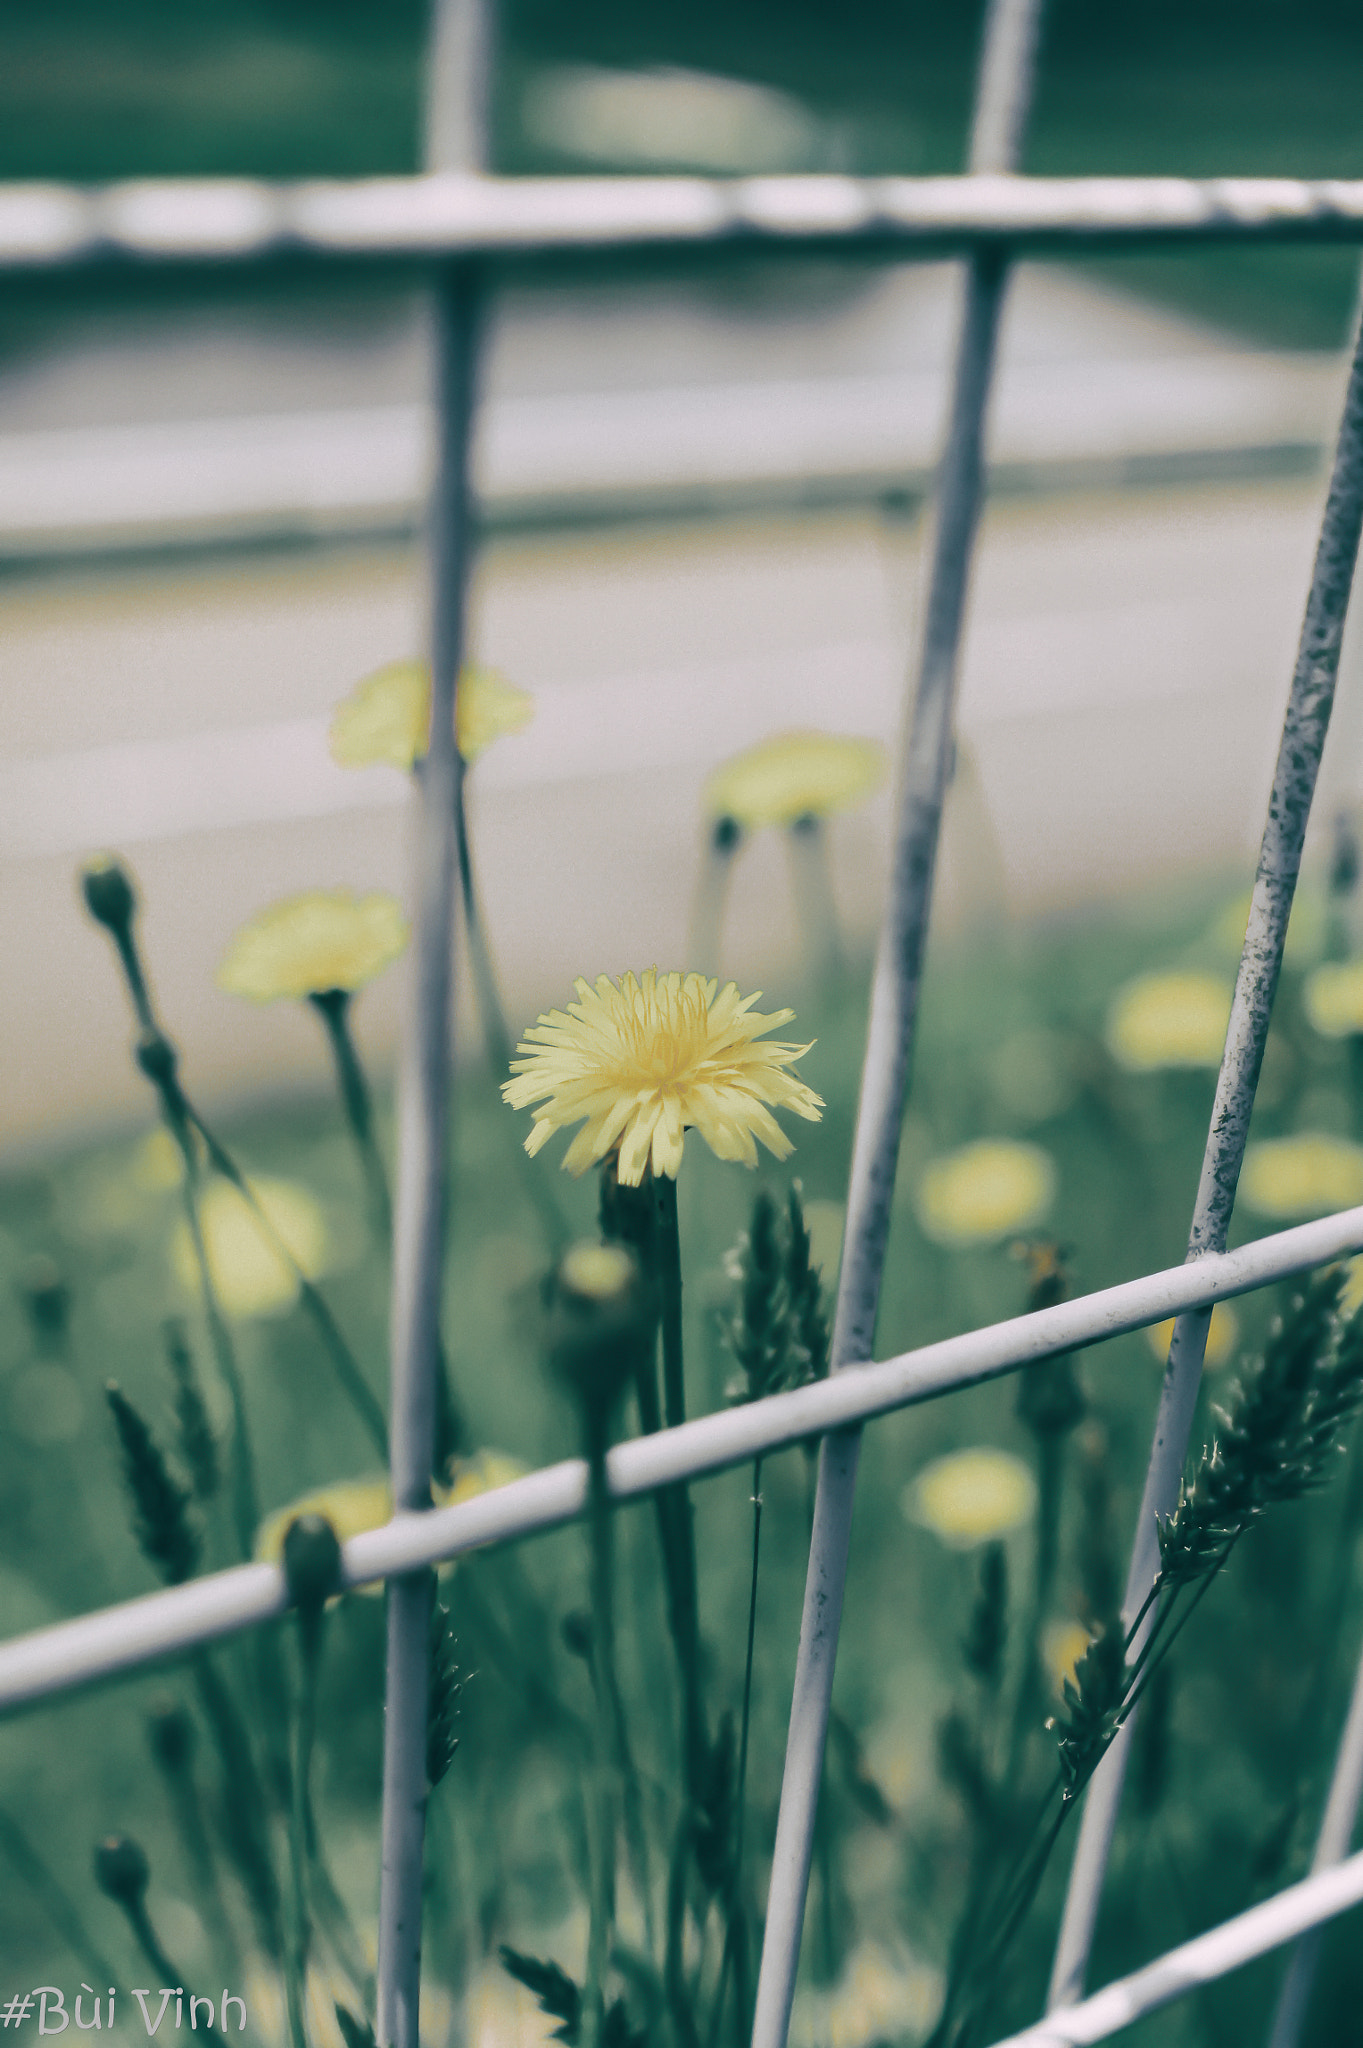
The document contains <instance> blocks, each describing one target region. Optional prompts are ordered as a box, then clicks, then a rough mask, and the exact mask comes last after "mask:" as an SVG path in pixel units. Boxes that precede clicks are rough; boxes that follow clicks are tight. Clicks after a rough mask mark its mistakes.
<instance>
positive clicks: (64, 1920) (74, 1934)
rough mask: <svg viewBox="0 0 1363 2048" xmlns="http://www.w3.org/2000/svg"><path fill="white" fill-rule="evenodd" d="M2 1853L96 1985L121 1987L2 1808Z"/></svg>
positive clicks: (77, 1915) (117, 1975)
mask: <svg viewBox="0 0 1363 2048" xmlns="http://www.w3.org/2000/svg"><path fill="white" fill-rule="evenodd" d="M0 1854H3V1855H4V1856H5V1857H6V1858H7V1859H8V1861H9V1862H10V1864H11V1865H12V1866H13V1868H14V1869H15V1871H16V1872H17V1873H18V1875H19V1877H20V1878H21V1880H22V1881H23V1883H25V1884H26V1885H27V1886H28V1888H29V1890H30V1891H31V1892H32V1893H33V1896H34V1897H35V1898H36V1899H37V1900H38V1901H39V1902H40V1903H41V1905H42V1907H43V1909H44V1911H45V1912H46V1914H47V1917H48V1919H49V1920H50V1921H51V1922H52V1924H53V1926H54V1927H55V1928H56V1929H57V1930H58V1932H59V1933H60V1934H61V1936H62V1939H63V1940H64V1941H66V1942H67V1943H68V1944H69V1945H70V1947H71V1948H72V1949H74V1951H75V1953H76V1954H77V1955H78V1956H79V1957H80V1958H81V1967H82V1968H83V1969H86V1970H88V1971H89V1972H90V1975H91V1976H92V1977H93V1978H94V1979H95V1981H96V1982H97V1983H100V1984H112V1985H113V1986H114V1987H115V1988H118V1987H119V1985H120V1984H121V1981H122V1980H121V1976H120V1973H119V1972H118V1971H116V1970H115V1969H114V1966H113V1964H112V1963H111V1962H110V1961H109V1960H108V1958H107V1957H106V1956H104V1955H103V1954H102V1953H101V1951H100V1950H99V1948H98V1947H97V1946H96V1944H95V1942H94V1941H93V1940H92V1938H91V1936H90V1934H89V1931H88V1930H87V1928H86V1925H85V1922H84V1920H83V1919H82V1918H81V1916H80V1913H79V1912H78V1911H77V1909H76V1907H75V1906H74V1905H73V1903H72V1902H71V1900H70V1899H69V1898H68V1897H67V1895H66V1892H65V1891H64V1889H63V1888H62V1886H61V1885H60V1884H58V1882H57V1880H56V1878H55V1877H54V1876H53V1875H52V1872H51V1871H50V1870H49V1869H48V1867H47V1865H46V1863H45V1862H44V1861H43V1859H42V1857H41V1856H40V1855H39V1854H38V1851H37V1850H36V1849H35V1848H34V1846H33V1844H32V1842H30V1840H29V1838H28V1836H27V1835H26V1834H25V1832H24V1830H23V1828H21V1827H20V1825H19V1823H18V1821H17V1820H15V1818H14V1816H13V1815H12V1814H9V1813H6V1812H5V1810H4V1808H3V1807H0Z"/></svg>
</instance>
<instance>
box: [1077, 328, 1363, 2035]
mask: <svg viewBox="0 0 1363 2048" xmlns="http://www.w3.org/2000/svg"><path fill="white" fill-rule="evenodd" d="M1360 527H1363V330H1361V331H1360V339H1359V342H1358V345H1357V347H1356V349H1355V353H1354V360H1353V366H1352V368H1351V370H1350V373H1349V383H1348V389H1347V391H1346V393H1345V399H1344V413H1343V418H1342V419H1341V421H1340V428H1339V439H1338V442H1337V444H1336V448H1335V460H1334V468H1333V470H1332V473H1331V477H1330V488H1329V491H1328V494H1327V496H1326V501H1325V511H1324V514H1323V516H1322V519H1321V529H1320V540H1319V542H1318V544H1317V548H1316V559H1315V564H1314V567H1313V570H1312V576H1311V588H1310V591H1309V593H1308V596H1307V601H1306V616H1305V619H1304V620H1303V623H1302V631H1301V640H1300V643H1299V645H1298V650H1297V661H1296V667H1295V669H1294V671H1293V676H1292V686H1291V690H1290V692H1289V695H1288V702H1287V714H1286V717H1285V719H1284V722H1283V733H1282V739H1281V742H1280V744H1279V748H1278V762H1277V767H1276V770H1275V772H1274V777H1273V788H1272V791H1271V793H1270V796H1269V802H1268V818H1267V821H1266V823H1265V825H1264V836H1263V841H1262V844H1261V846H1260V850H1259V867H1258V872H1257V874H1256V876H1255V881H1254V893H1253V896H1252V898H1251V900H1250V911H1249V923H1248V926H1247V928H1246V931H1245V944H1244V950H1243V952H1242V953H1241V955H1240V967H1239V972H1238V973H1237V975H1236V979H1235V994H1234V996H1233V998H1232V1002H1231V1015H1230V1024H1229V1027H1228V1029H1227V1032H1226V1049H1225V1051H1224V1053H1223V1054H1222V1057H1221V1071H1220V1073H1219V1074H1218V1076H1217V1083H1216V1098H1215V1101H1214V1103H1213V1106H1212V1117H1211V1125H1210V1128H1209V1130H1208V1133H1207V1145H1206V1150H1205V1152H1204V1154H1203V1159H1202V1172H1201V1176H1200V1178H1199V1181H1198V1189H1197V1199H1196V1202H1195V1204H1194V1208H1193V1222H1192V1229H1191V1231H1190V1233H1189V1237H1188V1253H1187V1256H1188V1258H1189V1259H1190V1260H1196V1259H1200V1258H1203V1257H1205V1256H1206V1255H1207V1253H1209V1252H1219V1251H1221V1250H1222V1249H1223V1248H1224V1246H1225V1242H1226V1232H1227V1230H1228V1229H1229V1227H1230V1218H1231V1209H1232V1207H1233V1205H1234V1202H1235V1189H1236V1185H1237V1183H1238V1181H1239V1178H1240V1166H1241V1162H1242V1160H1243V1158H1244V1152H1245V1140H1246V1137H1247V1136H1248V1132H1249V1119H1250V1112H1251V1110H1252V1109H1253V1107H1254V1091H1255V1089H1256V1087H1257V1086H1258V1081H1259V1068H1260V1065H1261V1064H1262V1061H1263V1056H1264V1046H1265V1045H1266V1043H1267V1041H1268V1025H1269V1018H1270V1016H1271V1014H1272V1009H1273V997H1274V993H1275V991H1276V989H1277V986H1278V971H1279V968H1280V967H1281V965H1282V957H1283V945H1284V942H1285V940H1286V937H1287V921H1288V918H1289V916H1290V915H1291V911H1292V898H1293V894H1294V892H1295V890H1296V886H1297V871H1298V868H1299V867H1300V865H1301V852H1302V843H1303V841H1304V839H1305V837H1306V823H1307V819H1308V817H1309V816H1310V811H1311V799H1312V796H1313V795H1314V793H1315V786H1316V775H1317V773H1318V771H1319V768H1320V758H1321V752H1322V750H1323V748H1324V745H1325V735H1326V732H1327V730H1328V728H1329V723H1330V710H1331V706H1332V704H1333V702H1334V692H1335V677H1336V675H1337V673H1338V669H1339V650H1340V643H1341V641H1342V639H1343V636H1344V619H1345V614H1346V612H1347V610H1348V604H1349V593H1350V590H1351V588H1352V586H1353V578H1354V568H1355V564H1356V562H1357V559H1358V543H1359V532H1360ZM1209 1320H1210V1316H1209V1313H1208V1312H1207V1311H1205V1310H1203V1311H1198V1312H1196V1313H1192V1314H1188V1315H1182V1316H1180V1317H1179V1319H1178V1321H1177V1323H1176V1325H1175V1328H1174V1336H1173V1341H1172V1343H1171V1344H1170V1347H1169V1362H1168V1364H1167V1365H1166V1367H1165V1371H1164V1383H1163V1386H1162V1388H1161V1391H1160V1400H1159V1408H1158V1411H1157V1414H1156V1418H1155V1434H1154V1441H1153V1443H1152V1444H1151V1447H1150V1461H1149V1465H1148V1468H1147V1471H1146V1477H1145V1490H1144V1493H1143V1495H1142V1497H1141V1505H1140V1513H1139V1515H1138V1517H1137V1522H1136V1534H1135V1539H1134V1543H1133V1546H1132V1552H1131V1567H1130V1572H1129V1574H1128V1577H1127V1584H1126V1597H1125V1600H1124V1603H1123V1614H1124V1616H1125V1617H1126V1620H1127V1623H1128V1625H1129V1624H1130V1621H1131V1620H1132V1618H1133V1617H1134V1616H1135V1615H1136V1614H1137V1613H1138V1612H1139V1611H1140V1609H1141V1607H1142V1606H1143V1604H1144V1602H1145V1596H1146V1594H1147V1593H1148V1592H1149V1589H1150V1587H1151V1585H1152V1584H1153V1582H1154V1578H1155V1574H1156V1572H1157V1571H1158V1569H1159V1534H1158V1518H1160V1517H1163V1516H1166V1515H1169V1514H1171V1513H1172V1512H1173V1508H1174V1504H1175V1501H1176V1500H1177V1497H1178V1487H1179V1480H1180V1479H1181V1477H1182V1475H1183V1467H1184V1461H1185V1460H1186V1458H1187V1455H1188V1437H1189V1432H1190V1431H1191V1428H1192V1420H1193V1410H1194V1407H1195V1406H1196V1403H1197V1391H1198V1386H1199V1383H1200V1381H1201V1377H1202V1354H1203V1350H1204V1348H1205V1345H1206V1340H1207V1325H1208V1322H1209ZM1147 1626H1148V1623H1147ZM1134 1719H1135V1717H1134V1716H1132V1717H1131V1718H1129V1719H1128V1720H1127V1722H1126V1725H1125V1727H1124V1728H1123V1730H1122V1732H1121V1734H1120V1735H1119V1736H1118V1737H1117V1739H1116V1741H1115V1742H1114V1743H1113V1744H1112V1747H1111V1749H1109V1751H1108V1753H1107V1755H1106V1756H1105V1757H1104V1759H1103V1761H1102V1763H1101V1764H1100V1765H1099V1766H1098V1769H1097V1772H1096V1773H1095V1775H1094V1778H1093V1782H1092V1784H1091V1785H1090V1786H1089V1789H1088V1793H1087V1795H1086V1797H1085V1801H1084V1817H1083V1821H1082V1823H1081V1826H1080V1831H1079V1842H1078V1845H1077V1847H1076V1850H1075V1856H1074V1863H1073V1865H1072V1867H1071V1871H1070V1881H1069V1888H1068V1891H1067V1893H1066V1898H1065V1910H1064V1915H1063V1918H1062V1921H1061V1927H1060V1938H1059V1941H1058V1943H1057V1946H1056V1953H1055V1961H1054V1964H1053V1966H1052V1971H1051V1982H1050V1989H1049V1994H1048V2004H1049V2005H1050V2006H1051V2008H1055V2007H1056V2006H1063V2005H1068V2004H1072V2003H1073V2002H1074V2000H1076V1999H1077V1998H1079V1997H1080V1996H1081V1995H1082V1992H1083V1987H1084V1976H1085V1972H1086V1970H1087V1967H1088V1958H1089V1951H1090V1949H1091V1947H1092V1945H1093V1935H1094V1929H1095V1927H1096V1925H1097V1919H1098V1906H1099V1901H1100V1899H1101V1896H1102V1886H1103V1878H1104V1874H1105V1872H1106V1870H1107V1863H1108V1857H1109V1855H1110V1853H1111V1848H1112V1837H1113V1831H1114V1829H1115V1827H1116V1824H1117V1809H1118V1806H1119V1805H1120V1803H1121V1796H1122V1785H1123V1782H1124V1779H1125V1775H1126V1762H1127V1757H1128V1755H1129V1754H1130V1744H1131V1737H1132V1732H1133V1728H1134Z"/></svg>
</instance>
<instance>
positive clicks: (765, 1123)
mask: <svg viewBox="0 0 1363 2048" xmlns="http://www.w3.org/2000/svg"><path fill="white" fill-rule="evenodd" d="M576 990H577V998H578V999H577V1001H576V1002H575V1003H570V1004H569V1005H568V1008H567V1009H566V1011H565V1010H550V1011H548V1012H547V1013H546V1014H545V1015H544V1016H542V1017H540V1018H539V1020H538V1021H537V1022H536V1023H535V1024H533V1025H532V1026H531V1027H530V1029H529V1030H528V1031H527V1032H526V1034H525V1038H524V1040H523V1041H522V1043H521V1044H520V1045H519V1046H518V1047H517V1052H518V1054H519V1055H520V1056H519V1057H518V1058H516V1059H514V1060H513V1061H512V1063H511V1072H512V1077H513V1078H512V1079H511V1080H510V1081H507V1082H506V1083H504V1085H503V1088H502V1095H503V1097H504V1098H505V1100H506V1101H507V1102H508V1103H509V1104H510V1106H511V1108H513V1109H529V1108H530V1107H531V1106H532V1105H533V1104H539V1105H541V1107H540V1108H539V1110H538V1113H537V1116H536V1120H535V1124H534V1128H533V1129H532V1130H531V1133H530V1136H529V1137H528V1138H527V1139H526V1141H525V1149H526V1151H527V1152H530V1153H532V1154H533V1153H536V1152H538V1151H539V1149H540V1147H541V1146H542V1145H543V1144H544V1143H545V1142H546V1141H547V1139H548V1138H549V1137H550V1136H551V1134H552V1133H553V1132H554V1131H556V1130H558V1129H566V1128H567V1127H569V1126H570V1125H572V1124H578V1123H580V1124H582V1126H583V1128H582V1129H581V1130H580V1131H579V1132H578V1133H577V1135H576V1137H575V1138H574V1139H573V1142H572V1144H571V1145H570V1146H569V1147H568V1151H567V1154H566V1156H565V1158H564V1161H563V1164H564V1166H565V1167H566V1168H567V1169H568V1171H569V1172H570V1173H583V1172H585V1171H586V1169H587V1167H589V1166H591V1165H593V1164H595V1163H596V1162H597V1161H598V1160H601V1159H604V1158H605V1157H606V1156H607V1154H608V1153H610V1152H615V1153H617V1154H618V1160H619V1175H620V1179H621V1181H622V1183H623V1184H624V1185H625V1186H626V1187H637V1186H638V1185H639V1184H640V1182H641V1181H642V1180H643V1177H644V1173H645V1171H646V1170H650V1169H651V1171H652V1172H653V1173H655V1174H666V1175H667V1176H668V1177H669V1178H670V1179H675V1178H676V1175H677V1172H678V1169H679V1168H680V1166H681V1159H682V1143H683V1139H684V1136H685V1133H686V1131H687V1130H688V1129H694V1130H698V1131H699V1132H700V1134H701V1136H702V1137H703V1138H704V1140H705V1142H706V1144H707V1145H708V1146H709V1147H710V1149H711V1151H712V1152H714V1153H715V1154H716V1156H717V1157H718V1158H720V1159H735V1160H742V1162H743V1164H744V1165H745V1166H756V1164H757V1143H756V1141H757V1140H758V1139H760V1140H761V1142H762V1143H763V1144H764V1145H765V1146H766V1147H767V1149H768V1151H770V1152H772V1153H774V1154H775V1156H776V1157H777V1158H778V1159H784V1158H786V1157H787V1155H788V1154H789V1153H790V1151H791V1149H792V1147H791V1143H790V1140H789V1138H787V1137H786V1135H785V1133H784V1131H783V1130H782V1129H781V1127H780V1125H779V1124H778V1123H777V1122H776V1119H775V1118H774V1117H773V1116H772V1114H771V1109H772V1108H778V1109H789V1110H792V1111H793V1112H794V1114H795V1115H796V1116H802V1117H805V1118H806V1119H808V1120H809V1121H811V1122H817V1121H818V1118H819V1115H820V1112H821V1111H822V1109H823V1103H822V1101H821V1100H820V1098H819V1097H818V1096H817V1095H815V1094H814V1092H813V1091H812V1089H810V1088H808V1087H806V1085H805V1083H804V1082H803V1081H801V1080H799V1079H798V1078H797V1077H796V1076H795V1075H794V1074H793V1073H791V1072H790V1071H789V1070H790V1068H791V1067H792V1066H793V1065H794V1063H795V1061H796V1060H798V1059H799V1058H801V1057H802V1055H803V1054H804V1053H807V1052H808V1051H809V1049H810V1048H809V1047H808V1046H807V1045H791V1044H786V1043H782V1042H779V1041H775V1042H773V1041H768V1042H766V1043H765V1044H763V1043H759V1042H758V1041H760V1040H762V1039H763V1038H764V1037H765V1034H766V1033H767V1032H769V1031H774V1030H775V1029H776V1028H777V1027H778V1026H779V1025H782V1024H786V1023H789V1021H790V1019H791V1017H792V1016H793V1015H794V1012H793V1011H791V1010H776V1011H773V1012H772V1013H771V1014H770V1015H766V1016H764V1015H760V1014H758V1012H757V1011H756V1010H755V1009H754V1007H753V1006H754V1004H755V1003H757V1002H758V1000H759V997H758V996H757V995H751V996H740V995H739V993H738V990H737V988H736V987H735V985H734V983H733V982H729V983H728V984H727V986H726V987H725V988H723V989H722V990H721V989H720V988H719V984H718V983H717V982H715V981H707V980H706V978H705V977H704V975H700V974H687V975H682V974H677V973H671V974H659V973H658V972H657V970H656V969H655V968H650V969H649V970H648V971H647V972H646V973H645V974H643V975H642V976H636V975H633V974H626V975H625V976H623V977H622V979H621V980H620V981H618V982H617V981H613V980H612V979H611V977H610V976H609V975H607V974H603V975H601V976H600V977H599V978H598V980H597V981H596V983H595V984H594V985H593V984H592V983H590V982H587V981H579V982H577V983H576Z"/></svg>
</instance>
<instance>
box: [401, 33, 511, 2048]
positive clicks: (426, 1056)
mask: <svg viewBox="0 0 1363 2048" xmlns="http://www.w3.org/2000/svg"><path fill="white" fill-rule="evenodd" d="M481 22H482V0H437V5H436V10H435V25H434V34H433V38H432V44H433V47H432V58H431V73H432V82H431V91H430V105H431V111H430V115H429V119H428V146H429V147H431V148H433V149H446V148H458V149H461V150H464V151H467V150H469V149H471V148H473V147H478V148H479V149H481V147H482V141H483V131H482V125H481V118H482V117H481V109H482V106H483V102H484V87H485V83H486V80H485V75H484V71H483V61H484V51H485V46H486V37H485V32H484V30H483V28H482V26H481ZM460 24H464V25H463V26H460ZM474 59H476V65H477V68H476V69H475V68H473V61H472V60H474ZM465 61H467V62H469V66H470V68H469V69H468V70H467V71H466V72H461V73H460V74H459V75H457V76H454V77H447V76H445V75H444V74H443V69H442V67H444V66H447V65H450V64H452V63H457V62H465ZM432 168H433V169H438V170H440V169H446V170H447V169H453V168H463V169H472V168H474V166H473V165H472V164H471V163H469V162H468V161H467V160H465V161H463V162H462V163H459V162H457V161H456V162H453V163H452V162H450V161H449V160H443V161H442V160H440V159H437V160H436V161H435V162H434V163H433V165H432ZM433 297H434V306H433V324H434V346H435V357H436V360H435V386H436V414H437V433H438V441H437V446H438V457H437V467H436V476H435V484H434V488H433V491H432V497H431V513H430V579H431V730H430V740H429V744H428V747H427V752H426V758H425V760H424V761H423V762H422V763H421V766H420V773H419V776H418V789H419V801H418V824H417V877H416V882H417V902H416V920H415V945H414V958H413V973H412V987H411V991H410V1010H409V1015H408V1029H407V1043H406V1048H405V1055H404V1063H403V1073H402V1083H401V1102H400V1118H399V1136H398V1173H397V1201H396V1205H395V1212H394V1215H395V1229H394V1245H393V1301H392V1314H391V1347H392V1360H391V1390H392V1391H391V1401H390V1410H391V1413H390V1424H389V1428H390V1437H391V1444H392V1486H393V1505H394V1508H395V1509H396V1510H398V1511H399V1512H402V1513H408V1514H413V1515H419V1514H420V1513H421V1512H422V1511H423V1510H425V1509H427V1508H429V1506H430V1504H431V1472H432V1466H433V1463H434V1457H435V1419H436V1398H437V1397H436V1388H437V1377H438V1374H439V1373H440V1371H441V1370H442V1366H441V1362H440V1295H441V1280H442V1274H443V1269H444V1240H445V1159H446V1152H447V1124H448V1109H449V1075H450V1069H451V1065H452V1061H453V1044H452V1014H451V1001H450V979H451V972H452V966H453V930H454V916H455V900H456V889H457V874H458V843H457V828H456V814H457V808H458V804H459V800H460V788H459V778H460V774H461V772H462V770H461V763H460V760H459V754H458V749H457V748H456V746H455V723H454V721H455V690H456V682H457V678H458V675H459V670H460V668H461V666H462V663H463V658H464V640H465V610H466V593H467V584H468V569H469V555H470V551H471V518H472V507H471V502H470V492H469V444H470V436H471V433H472V424H473V408H474V383H475V371H476V356H477V325H478V307H477V299H476V286H475V280H474V278H473V275H472V272H471V269H470V266H469V265H468V264H467V263H463V264H460V265H457V266H455V267H453V268H451V269H450V271H449V272H448V273H447V274H446V275H444V276H442V277H441V278H440V280H439V281H438V283H437V286H436V289H435V292H434V295H433ZM430 1604H431V1581H430V1574H429V1572H428V1571H427V1570H425V1569H422V1570H419V1571H416V1572H413V1573H411V1574H410V1575H407V1576H402V1577H397V1578H393V1579H390V1581H389V1584H388V1592H387V1615H386V1622H387V1666H386V1676H385V1690H384V1733H383V1808H382V1815H381V1821H380V1839H381V1874H380V1881H379V1954H378V1989H377V2037H378V2048H419V2038H420V2034H419V2028H420V2001H421V1902H422V1881H421V1880H422V1866H423V1859H424V1851H425V1832H426V1795H427V1791H428V1787H427V1783H426V1715H427V1695H428V1690H429V1661H430V1647H429V1641H430Z"/></svg>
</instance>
